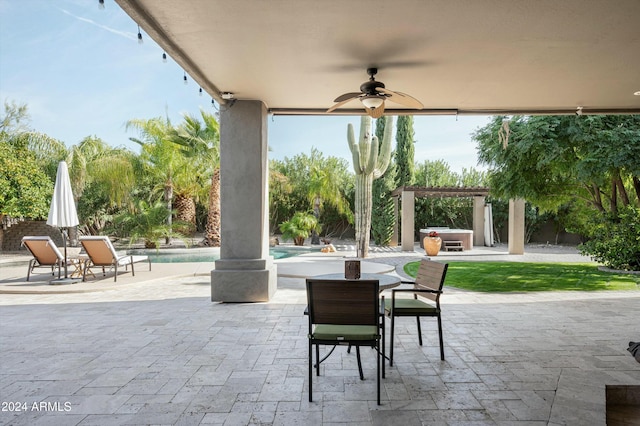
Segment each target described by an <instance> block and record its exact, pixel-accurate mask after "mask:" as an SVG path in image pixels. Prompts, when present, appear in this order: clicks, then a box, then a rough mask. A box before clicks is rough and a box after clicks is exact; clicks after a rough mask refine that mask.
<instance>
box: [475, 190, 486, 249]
mask: <svg viewBox="0 0 640 426" xmlns="http://www.w3.org/2000/svg"><path fill="white" fill-rule="evenodd" d="M473 245H474V246H484V197H473Z"/></svg>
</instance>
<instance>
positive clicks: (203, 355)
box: [0, 252, 640, 425]
mask: <svg viewBox="0 0 640 426" xmlns="http://www.w3.org/2000/svg"><path fill="white" fill-rule="evenodd" d="M470 254H471V253H468V255H470ZM490 254H491V253H489V254H487V255H490ZM500 255H502V254H500ZM406 256H407V255H406V254H403V253H394V252H386V253H379V254H378V257H379V258H381V259H382V260H385V261H391V262H397V263H399V262H400V260H398V259H402V258H403V257H405V258H406ZM413 256H414V257H419V254H418V253H415V254H414V255H413ZM409 257H411V256H409ZM552 257H553V258H555V259H557V260H562V259H559V258H560V257H561V256H559V255H553V254H552ZM446 259H447V257H442V258H441V260H446ZM510 259H513V258H512V257H511V258H510ZM505 260H506V258H505ZM136 275H137V277H140V278H141V277H142V276H143V274H142V273H140V274H136ZM122 281H123V282H126V285H121V286H117V287H107V288H108V289H107V290H105V291H93V292H89V293H78V294H27V295H23V294H0V304H2V305H3V306H2V307H1V309H0V325H1V327H0V360H1V367H0V395H1V398H0V399H1V400H2V401H3V403H5V402H6V403H9V402H12V403H18V402H20V403H22V402H24V403H26V407H27V412H8V411H2V412H1V413H0V424H11V425H120V424H135V425H141V424H185V425H188V424H225V425H237V424H240V425H244V424H273V425H299V424H309V425H312V424H340V423H342V424H344V423H350V424H363V425H365V424H373V425H391V424H394V425H395V424H397V425H419V424H429V425H431V424H465V425H466V424H468V425H484V424H504V425H514V424H527V425H536V424H540V425H546V424H552V425H555V424H567V425H591V424H593V425H599V424H604V423H605V399H604V398H605V385H607V384H609V385H613V384H624V385H640V364H638V363H637V362H635V360H634V359H633V358H632V357H631V356H630V355H629V353H628V352H627V351H626V347H627V344H628V342H629V340H637V339H638V338H639V337H640V336H639V334H640V319H639V317H638V306H639V304H640V291H629V292H597V293H594V292H549V293H533V294H531V293H527V294H501V295H495V294H478V293H470V292H463V291H457V290H453V289H451V288H447V289H446V290H447V293H446V295H445V296H443V299H442V301H443V305H444V307H443V310H444V314H443V321H444V335H445V351H446V357H447V360H446V361H444V362H441V361H440V359H439V355H438V346H437V332H436V327H435V321H428V320H424V321H423V332H424V334H425V345H424V346H423V347H420V346H418V345H417V339H416V338H415V337H416V336H415V333H416V331H415V321H414V320H411V319H405V320H400V321H399V324H398V325H399V329H398V331H397V333H398V336H397V337H398V340H397V344H396V364H395V365H394V367H391V368H387V377H386V379H384V380H383V382H382V384H383V396H382V399H383V403H382V405H381V406H377V405H376V403H375V380H374V377H373V375H374V371H375V361H374V358H373V356H372V355H373V354H372V353H371V352H370V351H368V350H364V351H363V362H364V365H365V376H366V380H365V381H363V382H362V381H360V380H359V379H358V376H357V367H356V362H355V356H354V355H353V354H347V353H346V350H345V349H344V348H339V349H337V350H336V353H334V354H333V355H332V356H331V357H330V358H329V360H328V361H327V362H326V363H324V364H323V368H322V375H321V376H320V377H319V378H317V379H316V378H314V380H315V381H314V399H315V401H316V402H313V403H309V402H308V394H307V384H306V380H307V379H306V377H307V341H306V332H307V323H306V318H305V317H304V316H303V314H302V312H303V309H304V305H305V291H304V280H303V279H301V278H280V279H279V290H278V292H277V294H276V296H275V298H274V299H273V300H272V301H271V302H269V303H264V304H218V303H211V302H210V300H209V280H208V277H207V276H191V277H181V278H169V279H166V278H165V279H161V280H156V281H144V282H136V281H127V280H125V279H123V280H122ZM118 282H119V283H120V282H121V280H120V278H119V279H118ZM43 401H44V402H45V403H49V404H48V405H47V404H44V405H39V404H40V403H41V402H43ZM34 402H36V403H38V405H36V406H35V407H36V408H42V411H38V410H36V409H35V408H34V406H33V403H34ZM3 408H5V406H4V405H3ZM7 408H9V407H8V405H7ZM14 408H15V407H14Z"/></svg>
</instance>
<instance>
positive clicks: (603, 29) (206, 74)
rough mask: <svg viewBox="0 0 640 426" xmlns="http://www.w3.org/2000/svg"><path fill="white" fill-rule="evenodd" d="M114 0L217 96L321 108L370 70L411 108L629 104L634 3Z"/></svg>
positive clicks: (286, 108) (639, 62)
mask: <svg viewBox="0 0 640 426" xmlns="http://www.w3.org/2000/svg"><path fill="white" fill-rule="evenodd" d="M116 1H117V3H118V4H119V5H120V6H121V7H122V8H123V9H124V10H125V11H126V12H127V13H128V14H129V15H130V16H131V17H132V18H133V19H134V20H135V21H136V22H137V23H139V24H140V26H141V27H142V29H143V30H144V31H145V32H146V33H147V34H148V35H149V36H151V37H152V38H153V39H154V40H155V41H156V42H157V43H158V44H159V45H160V46H161V47H163V48H164V49H165V50H166V52H167V54H169V55H170V56H171V57H172V58H173V59H174V60H175V61H177V62H178V63H179V64H180V65H181V66H182V67H183V68H184V69H185V70H186V72H187V73H188V74H189V75H190V76H191V77H192V78H193V79H195V80H196V82H197V83H198V84H200V86H201V87H202V88H203V89H204V90H206V91H207V93H209V94H210V95H211V96H213V97H214V98H215V99H216V100H218V101H220V102H221V103H224V102H225V100H224V99H223V98H222V96H221V93H222V92H231V93H233V94H234V95H235V97H236V98H237V99H252V100H262V101H263V102H264V103H265V104H266V105H267V107H268V108H269V110H270V111H271V112H272V113H274V114H317V113H324V111H325V110H326V109H327V108H329V107H330V106H331V105H333V99H334V98H336V97H337V96H338V95H341V94H343V93H345V92H353V91H358V88H359V86H360V84H361V83H362V82H364V81H366V80H367V74H366V68H367V67H371V66H376V67H378V68H379V72H378V75H377V77H376V78H377V79H378V80H380V81H382V82H384V83H385V84H386V86H387V88H389V89H391V90H396V91H401V92H404V93H408V94H410V95H412V96H414V97H416V98H417V99H419V100H420V101H422V103H423V104H424V106H425V109H424V110H423V111H421V112H418V113H423V114H455V113H459V114H500V113H506V114H510V113H518V112H520V113H540V114H551V113H575V112H576V109H577V108H578V107H583V111H584V112H585V113H640V96H638V95H634V92H638V91H640V54H639V52H640V1H638V0H563V1H557V0H535V1H533V0H502V1H500V0H466V1H465V0H392V1H389V0H385V1H379V0H349V1H339V0H327V1H320V0H273V1H258V0H181V1H175V0H116ZM396 107H397V108H403V107H401V106H400V105H395V104H392V103H390V102H387V112H390V113H402V112H409V111H410V112H411V113H415V111H414V110H402V109H398V110H394V108H396ZM346 108H347V109H340V110H338V113H351V114H353V113H361V112H362V109H361V108H360V104H359V102H358V101H353V102H351V103H349V104H347V105H346Z"/></svg>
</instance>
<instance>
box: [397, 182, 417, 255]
mask: <svg viewBox="0 0 640 426" xmlns="http://www.w3.org/2000/svg"><path fill="white" fill-rule="evenodd" d="M415 210H416V197H415V193H414V192H413V191H402V221H401V222H400V229H401V231H400V232H401V237H402V251H414V241H413V240H414V236H415V231H414V226H415V225H414V222H415V216H416V212H415Z"/></svg>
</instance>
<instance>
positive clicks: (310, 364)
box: [309, 340, 313, 402]
mask: <svg viewBox="0 0 640 426" xmlns="http://www.w3.org/2000/svg"><path fill="white" fill-rule="evenodd" d="M312 352H313V344H312V343H311V340H309V402H312V401H311V400H312V396H311V395H312V387H313V373H312V372H311V369H312V368H313V360H312V356H311V353H312Z"/></svg>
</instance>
